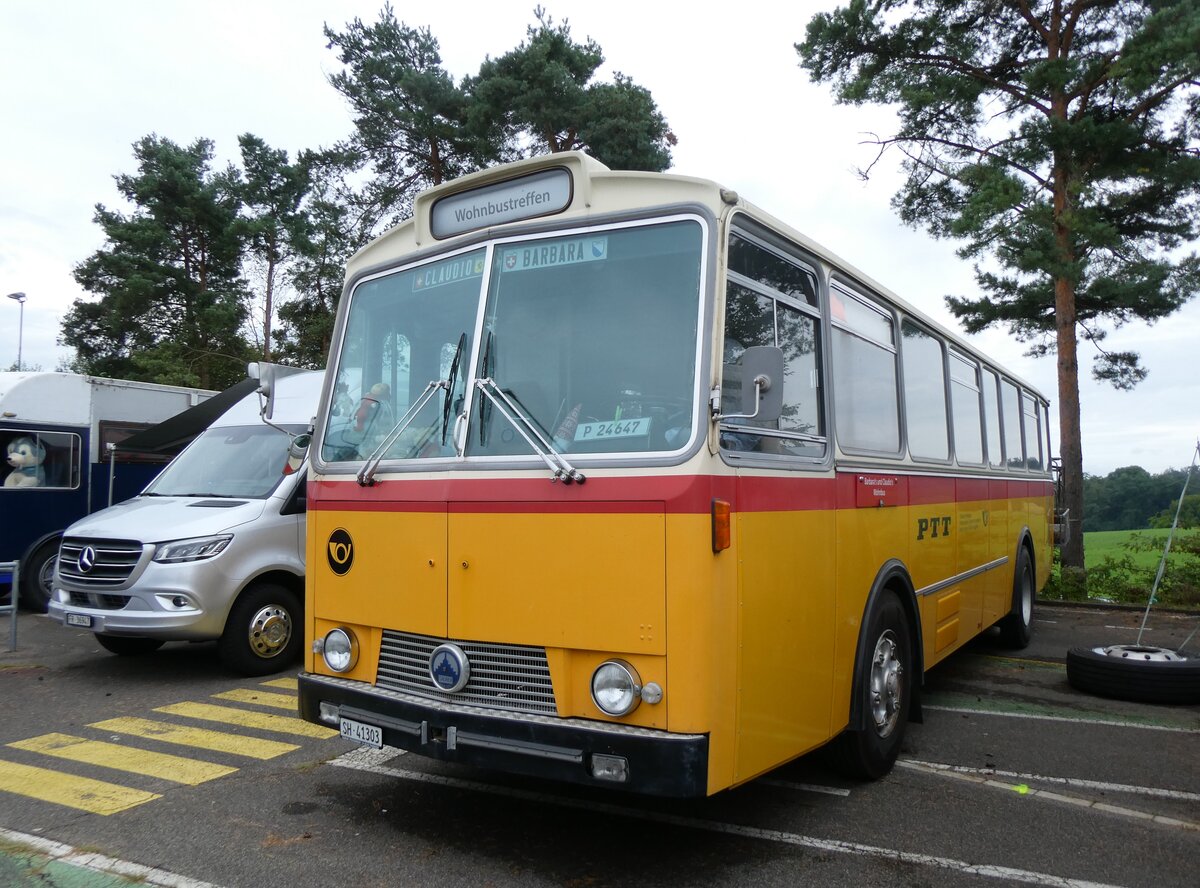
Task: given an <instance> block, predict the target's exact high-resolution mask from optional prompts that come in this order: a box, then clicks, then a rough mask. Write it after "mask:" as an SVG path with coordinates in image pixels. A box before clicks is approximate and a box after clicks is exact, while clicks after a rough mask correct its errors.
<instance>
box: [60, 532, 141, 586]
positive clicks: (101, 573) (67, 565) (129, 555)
mask: <svg viewBox="0 0 1200 888" xmlns="http://www.w3.org/2000/svg"><path fill="white" fill-rule="evenodd" d="M88 546H90V547H91V548H92V550H93V551H94V552H95V553H96V560H95V563H94V564H93V565H92V567H91V569H90V570H87V571H84V570H81V569H80V566H79V558H80V556H81V555H82V554H83V551H84V549H86V548H87V547H88ZM141 557H142V544H141V543H138V542H135V541H133V540H91V539H80V538H76V537H68V538H66V539H64V540H63V541H62V547H61V548H60V549H59V553H58V573H59V575H60V576H61V577H62V578H63V579H64V580H67V581H69V582H71V583H74V584H75V585H79V586H95V587H113V586H119V585H121V584H122V583H124V582H125V581H126V580H128V579H129V577H130V575H131V574H132V573H133V569H134V568H135V567H137V563H138V560H139V559H140V558H141Z"/></svg>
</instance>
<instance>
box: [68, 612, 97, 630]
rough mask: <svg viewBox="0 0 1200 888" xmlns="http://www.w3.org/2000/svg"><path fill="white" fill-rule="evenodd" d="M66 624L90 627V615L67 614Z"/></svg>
mask: <svg viewBox="0 0 1200 888" xmlns="http://www.w3.org/2000/svg"><path fill="white" fill-rule="evenodd" d="M67 625H68V626H82V627H83V628H85V629H91V628H92V617H91V615H90V614H67Z"/></svg>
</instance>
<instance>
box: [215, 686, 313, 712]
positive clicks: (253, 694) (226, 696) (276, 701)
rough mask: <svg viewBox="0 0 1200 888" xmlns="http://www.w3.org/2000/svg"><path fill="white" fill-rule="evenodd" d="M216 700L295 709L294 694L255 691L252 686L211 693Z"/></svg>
mask: <svg viewBox="0 0 1200 888" xmlns="http://www.w3.org/2000/svg"><path fill="white" fill-rule="evenodd" d="M213 696H214V697H216V698H217V699H218V700H232V701H233V702H234V703H257V704H258V705H259V706H271V707H274V708H275V709H289V710H291V711H292V712H295V711H296V696H295V694H271V693H268V692H267V691H256V690H254V689H252V688H234V689H233V690H232V691H222V692H221V693H220V694H213Z"/></svg>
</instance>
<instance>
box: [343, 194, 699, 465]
mask: <svg viewBox="0 0 1200 888" xmlns="http://www.w3.org/2000/svg"><path fill="white" fill-rule="evenodd" d="M702 256H703V229H702V227H701V224H700V223H699V222H698V221H697V220H695V219H679V218H675V219H673V220H668V221H661V222H655V223H641V224H636V225H624V226H620V227H612V228H605V229H590V230H587V231H581V232H573V233H568V234H555V235H552V236H541V237H536V238H525V239H521V240H510V241H499V242H496V243H495V244H493V245H492V246H491V249H490V251H489V250H485V249H483V248H480V249H476V250H473V251H471V252H468V253H460V254H457V255H455V256H452V257H447V258H441V259H437V260H435V261H432V262H429V263H426V264H423V265H420V266H416V267H413V268H408V269H405V270H402V271H399V272H395V273H392V274H388V275H385V276H382V277H377V278H373V279H371V280H368V281H365V282H363V283H361V284H359V285H358V287H356V288H355V290H354V292H353V294H352V296H351V300H352V301H351V305H350V311H349V315H348V318H347V323H346V333H345V337H344V340H343V343H342V347H341V356H340V360H339V362H338V371H337V378H336V380H335V388H334V397H333V399H332V400H331V404H330V415H329V416H328V417H327V418H326V426H325V437H324V441H323V443H322V451H321V453H322V458H323V460H324V461H326V462H338V461H361V460H365V459H367V458H368V457H370V456H371V455H373V454H375V455H378V454H376V450H377V449H379V448H381V446H383V447H384V448H385V450H386V452H385V453H384V454H383V456H384V458H386V459H390V460H406V459H419V458H435V457H443V458H445V457H457V456H459V455H460V454H459V453H458V450H457V448H456V441H455V435H454V430H455V425H456V418H458V417H460V416H461V417H462V418H463V419H462V420H460V422H463V421H465V422H466V426H465V429H464V431H465V437H460V439H459V441H458V442H457V443H458V447H461V448H462V451H463V452H462V454H461V455H462V456H466V457H479V456H507V457H521V458H525V457H530V456H533V455H534V453H535V452H536V451H537V449H538V447H537V446H534V445H531V443H530V437H531V435H532V437H533V439H534V440H541V441H544V442H546V443H548V444H549V445H550V447H551V448H552V449H553V450H555V451H557V452H559V453H574V454H602V453H603V454H610V455H611V454H622V453H624V454H632V455H636V454H646V453H653V452H658V453H662V452H671V451H678V450H681V449H683V448H684V447H686V446H687V444H688V443H689V442H690V440H691V439H692V436H693V433H694V432H695V431H696V428H697V422H696V418H695V410H696V407H697V405H698V403H699V401H700V399H699V398H698V397H697V391H698V389H697V378H698V376H697V365H698V354H699V351H698V348H699V330H700V306H701V299H700V295H701V274H702ZM481 303H482V323H481V324H480V310H481ZM431 386H433V388H431ZM439 386H440V387H439ZM447 393H449V398H448V399H447ZM423 397H424V403H422V398H423ZM406 414H411V415H408V416H406ZM531 427H532V430H533V431H532V432H531ZM398 429H400V431H399V434H397V430H398ZM393 435H394V436H395V438H394V440H393V441H391V442H390V443H387V439H388V438H389V437H391V436H393Z"/></svg>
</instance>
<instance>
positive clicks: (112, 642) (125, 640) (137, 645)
mask: <svg viewBox="0 0 1200 888" xmlns="http://www.w3.org/2000/svg"><path fill="white" fill-rule="evenodd" d="M96 641H98V642H100V647H102V648H104V649H105V650H106V651H108V652H109V653H112V654H116V655H117V656H119V657H140V656H142V655H144V654H152V653H154V652H155V651H156V650H158V649H159V648H160V647H162V646H163V642H162V641H161V640H160V639H157V638H131V637H130V636H127V635H101V634H100V633H99V632H97V633H96Z"/></svg>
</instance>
